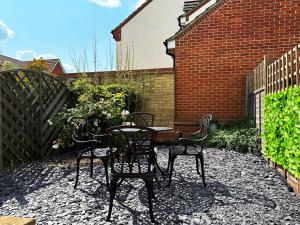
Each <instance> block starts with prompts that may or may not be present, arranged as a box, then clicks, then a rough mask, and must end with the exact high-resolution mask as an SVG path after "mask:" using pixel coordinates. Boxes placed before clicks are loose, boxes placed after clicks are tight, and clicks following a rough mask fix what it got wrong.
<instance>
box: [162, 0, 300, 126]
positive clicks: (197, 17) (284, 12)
mask: <svg viewBox="0 0 300 225" xmlns="http://www.w3.org/2000/svg"><path fill="white" fill-rule="evenodd" d="M201 5H203V6H201ZM179 21H180V23H179V25H180V29H179V31H178V32H177V33H176V34H175V35H173V36H172V37H170V38H168V39H167V40H166V42H165V43H166V47H167V52H168V54H170V55H172V56H173V58H174V62H175V128H176V129H181V130H184V129H191V126H194V125H195V124H196V123H195V122H196V121H197V120H198V118H199V117H200V116H201V115H204V114H207V113H212V114H213V115H214V116H216V118H217V119H218V120H219V122H221V123H224V122H227V121H230V120H236V119H242V118H244V117H245V101H246V93H245V86H246V85H245V82H246V81H245V74H246V73H247V72H248V71H251V70H252V68H254V67H255V66H256V65H257V64H258V63H260V62H261V61H262V60H263V56H264V55H268V56H269V58H270V59H271V60H272V59H276V58H278V57H279V56H280V55H281V54H283V53H285V52H286V51H287V50H289V49H291V48H292V47H293V46H294V45H296V44H298V43H300V29H299V27H300V1H299V0H276V1H274V0H219V1H215V0H210V1H208V0H204V1H202V3H201V4H200V5H198V7H197V6H196V7H194V8H192V9H190V11H188V12H187V13H185V14H183V15H181V16H180V17H179ZM170 58H171V57H170Z"/></svg>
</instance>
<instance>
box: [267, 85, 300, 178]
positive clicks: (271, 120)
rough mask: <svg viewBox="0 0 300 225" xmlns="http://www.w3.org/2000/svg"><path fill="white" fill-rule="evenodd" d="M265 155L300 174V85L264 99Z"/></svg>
mask: <svg viewBox="0 0 300 225" xmlns="http://www.w3.org/2000/svg"><path fill="white" fill-rule="evenodd" d="M264 144H265V152H264V154H265V156H266V157H267V158H269V159H271V160H272V161H274V162H275V163H277V164H278V165H281V166H283V167H284V168H285V169H286V170H288V171H289V172H290V173H291V174H293V175H294V176H295V177H297V178H300V87H293V88H290V89H287V90H284V91H282V92H279V93H275V94H272V95H266V96H265V101H264Z"/></svg>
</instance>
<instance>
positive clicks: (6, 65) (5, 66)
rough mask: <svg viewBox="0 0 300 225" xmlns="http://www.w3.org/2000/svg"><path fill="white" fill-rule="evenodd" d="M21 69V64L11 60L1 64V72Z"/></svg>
mask: <svg viewBox="0 0 300 225" xmlns="http://www.w3.org/2000/svg"><path fill="white" fill-rule="evenodd" d="M16 69H20V67H19V66H17V65H15V64H13V63H11V62H9V61H4V62H3V63H2V65H1V66H0V72H1V71H8V70H16Z"/></svg>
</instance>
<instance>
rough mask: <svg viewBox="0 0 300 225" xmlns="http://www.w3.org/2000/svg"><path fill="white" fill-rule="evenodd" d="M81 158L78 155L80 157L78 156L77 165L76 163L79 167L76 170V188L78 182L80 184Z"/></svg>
mask: <svg viewBox="0 0 300 225" xmlns="http://www.w3.org/2000/svg"><path fill="white" fill-rule="evenodd" d="M80 160H81V158H80V157H78V158H77V165H76V167H77V170H76V180H75V185H74V189H76V187H77V184H78V179H79V167H80Z"/></svg>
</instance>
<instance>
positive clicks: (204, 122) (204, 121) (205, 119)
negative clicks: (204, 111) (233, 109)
mask: <svg viewBox="0 0 300 225" xmlns="http://www.w3.org/2000/svg"><path fill="white" fill-rule="evenodd" d="M211 120H212V115H211V114H208V115H204V116H202V118H201V119H200V123H199V131H197V136H198V137H199V138H204V137H206V136H207V134H208V128H209V123H210V121H211Z"/></svg>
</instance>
